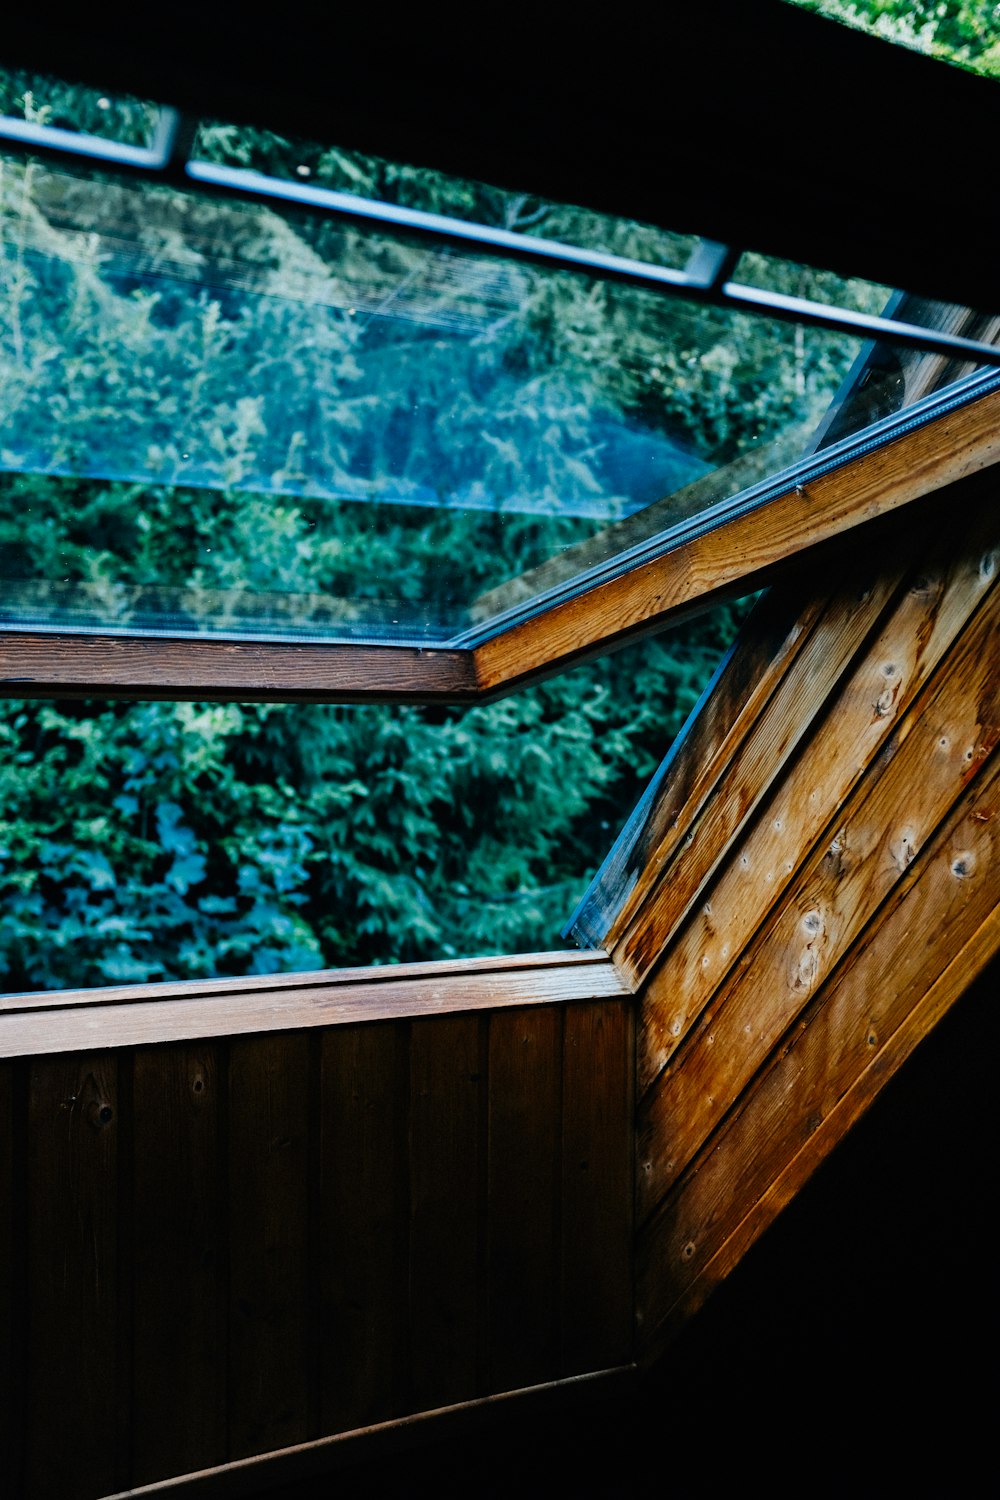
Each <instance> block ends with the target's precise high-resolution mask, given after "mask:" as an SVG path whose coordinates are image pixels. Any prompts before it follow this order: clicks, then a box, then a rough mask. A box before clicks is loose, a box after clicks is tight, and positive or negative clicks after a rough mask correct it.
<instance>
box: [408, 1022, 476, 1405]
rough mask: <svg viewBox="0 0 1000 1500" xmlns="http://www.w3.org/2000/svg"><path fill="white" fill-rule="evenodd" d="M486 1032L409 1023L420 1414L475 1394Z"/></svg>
mask: <svg viewBox="0 0 1000 1500" xmlns="http://www.w3.org/2000/svg"><path fill="white" fill-rule="evenodd" d="M483 1024H484V1023H483V1022H482V1021H481V1020H480V1018H479V1017H477V1016H455V1017H450V1016H449V1017H447V1018H441V1019H434V1020H420V1021H414V1023H413V1026H412V1030H411V1039H410V1047H411V1056H410V1063H411V1074H410V1100H411V1117H410V1183H411V1204H410V1297H411V1311H410V1321H411V1338H412V1347H411V1370H412V1377H413V1392H412V1394H413V1401H414V1404H415V1409H416V1410H422V1409H426V1408H429V1407H435V1406H445V1405H447V1404H448V1403H449V1402H452V1401H463V1400H467V1399H468V1398H469V1397H470V1396H473V1395H475V1394H477V1393H478V1386H479V1378H478V1377H479V1371H478V1343H479V1314H480V1306H479V1295H478V1293H479V1278H480V1265H479V1262H480V1254H481V1240H480V1197H481V1194H480V1173H481V1172H482V1170H483V1168H484V1163H483V1160H482V1142H481V1139H480V1136H481V1126H482V1124H483V1109H484V1099H485V1083H486V1080H485V1078H484V1076H483V1074H484V1061H483V1045H482V1029H483Z"/></svg>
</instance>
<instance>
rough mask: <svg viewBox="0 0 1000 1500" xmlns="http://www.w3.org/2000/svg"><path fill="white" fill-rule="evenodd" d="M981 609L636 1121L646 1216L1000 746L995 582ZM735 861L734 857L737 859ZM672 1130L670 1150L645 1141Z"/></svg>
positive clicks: (999, 592) (999, 595) (998, 591)
mask: <svg viewBox="0 0 1000 1500" xmlns="http://www.w3.org/2000/svg"><path fill="white" fill-rule="evenodd" d="M988 603H989V605H990V607H989V608H985V609H983V610H982V611H980V614H979V617H978V618H977V619H976V621H975V622H974V628H973V629H971V630H969V631H968V632H967V633H966V636H965V638H964V639H963V641H962V644H961V650H960V651H958V652H957V653H956V656H957V659H956V660H951V659H949V663H948V665H949V668H950V670H949V671H948V672H947V673H945V674H944V676H943V679H942V680H940V681H936V680H932V683H931V689H932V694H933V695H932V700H931V701H930V702H929V703H927V704H917V705H916V709H915V712H914V714H913V715H910V716H907V718H905V719H904V720H903V722H902V723H900V724H899V726H898V727H897V730H896V733H895V735H894V736H893V738H892V740H891V742H890V744H889V745H888V747H887V753H886V755H885V756H883V758H882V759H881V760H880V762H879V763H878V765H877V766H876V767H874V768H873V772H872V774H871V775H870V776H868V777H866V778H864V779H863V780H861V781H860V782H859V783H858V785H857V790H856V791H855V792H854V794H853V795H852V796H851V797H850V799H849V801H848V802H847V803H846V804H845V806H844V807H843V809H842V810H841V812H840V815H839V817H838V818H837V821H836V823H835V826H834V827H833V829H832V830H831V831H832V837H829V836H828V837H824V839H823V840H822V841H821V843H820V845H819V846H818V847H817V848H815V849H814V850H813V852H812V853H811V855H810V856H809V858H808V859H807V860H806V862H805V864H804V865H803V866H802V868H801V869H800V870H799V872H798V873H797V875H796V876H795V878H794V880H793V881H792V882H791V883H790V884H789V886H788V888H787V891H786V892H785V893H784V896H783V899H781V900H780V901H779V902H778V903H777V904H776V905H775V906H774V908H773V910H772V912H771V913H770V914H769V916H768V919H767V920H766V922H765V924H764V925H763V927H762V928H761V929H760V931H759V933H758V934H757V936H756V937H755V938H754V939H753V941H752V942H750V943H749V944H747V946H746V947H745V948H744V949H743V952H742V954H741V957H740V963H739V965H738V967H737V968H736V969H735V970H733V971H732V978H731V979H730V980H729V981H728V982H727V983H726V984H724V985H723V986H722V987H721V988H720V989H718V990H717V991H716V992H715V994H714V995H713V996H712V998H711V1001H710V1004H709V1006H708V1009H707V1010H706V1012H705V1014H704V1015H703V1016H702V1018H701V1019H700V1020H699V1021H698V1023H697V1025H696V1027H695V1028H694V1030H693V1031H692V1032H691V1034H690V1035H689V1036H688V1038H687V1041H686V1044H685V1045H684V1046H683V1048H682V1049H681V1050H680V1051H679V1053H678V1054H677V1061H676V1063H671V1064H668V1066H667V1068H666V1069H665V1071H664V1072H663V1074H662V1075H661V1076H660V1077H659V1078H658V1079H657V1081H656V1084H655V1086H654V1087H653V1088H652V1089H651V1090H650V1092H649V1093H648V1095H647V1097H646V1100H645V1101H644V1104H643V1108H642V1110H641V1111H640V1116H639V1143H638V1149H639V1155H640V1161H641V1163H642V1170H641V1172H640V1174H639V1183H640V1197H639V1213H640V1217H642V1215H643V1214H644V1213H646V1212H649V1211H650V1210H651V1208H652V1207H654V1206H655V1205H656V1204H657V1203H658V1202H659V1201H660V1199H661V1197H662V1196H663V1194H664V1193H665V1192H666V1191H667V1189H668V1188H669V1186H670V1184H671V1183H672V1181H674V1180H675V1179H676V1177H677V1176H678V1174H679V1173H680V1172H681V1171H682V1170H683V1169H684V1167H685V1165H686V1163H687V1161H688V1160H689V1159H690V1157H691V1156H692V1155H693V1154H694V1152H695V1151H696V1150H697V1149H698V1147H699V1146H700V1144H701V1142H702V1141H703V1140H704V1139H705V1138H706V1137H707V1135H708V1134H709V1132H710V1130H711V1129H712V1128H713V1126H714V1125H715V1123H716V1122H717V1121H718V1119H719V1116H720V1113H722V1112H723V1111H725V1110H726V1109H728V1108H729V1107H730V1105H731V1104H732V1103H734V1102H735V1100H736V1099H737V1098H738V1097H739V1095H740V1093H741V1091H742V1089H743V1088H744V1087H745V1086H746V1085H747V1083H748V1082H749V1081H750V1079H752V1077H753V1075H754V1073H755V1072H756V1070H757V1068H758V1067H759V1066H760V1065H761V1064H762V1063H763V1062H764V1060H765V1059H766V1057H767V1056H768V1054H769V1053H770V1051H771V1049H772V1048H773V1047H774V1046H775V1044H776V1043H777V1041H778V1040H779V1038H780V1036H781V1035H782V1034H783V1032H784V1031H785V1030H786V1028H787V1027H788V1025H789V1024H790V1023H791V1022H792V1021H793V1020H794V1019H795V1017H796V1016H797V1015H798V1013H799V1012H800V1010H801V1009H802V1007H803V1005H804V1004H805V1003H806V1002H807V1001H808V998H809V996H810V994H811V993H812V992H813V991H814V990H815V989H817V988H818V987H819V986H820V985H821V984H822V983H823V981H824V980H825V978H826V977H827V976H828V975H829V974H830V973H831V972H832V970H833V969H834V968H835V967H836V965H837V963H838V962H839V961H840V960H841V959H842V958H843V957H844V955H845V954H846V953H848V952H849V951H850V949H851V947H852V946H853V945H854V944H855V943H856V942H858V941H859V940H860V939H861V937H862V934H863V932H864V928H865V925H866V924H867V922H868V921H869V919H870V917H871V914H872V913H873V912H874V911H876V910H877V909H878V907H879V906H880V905H881V903H882V902H883V901H884V900H885V899H886V898H887V897H888V896H889V895H890V893H891V892H892V890H893V887H894V886H895V885H896V883H897V882H898V881H899V879H900V878H901V876H902V875H903V873H904V872H905V870H906V868H907V866H908V865H909V863H910V862H911V860H912V859H913V858H914V856H915V855H916V854H917V853H918V852H919V850H920V849H921V848H922V847H923V845H924V844H925V843H926V842H927V841H928V839H929V838H931V837H932V835H933V833H934V830H935V829H936V828H937V826H938V824H939V823H940V822H941V820H942V819H943V818H945V817H946V816H947V814H948V812H949V810H950V808H951V807H952V806H953V804H954V803H955V801H956V800H957V798H958V797H959V796H960V794H961V792H962V790H963V788H964V787H965V786H966V785H967V784H968V782H969V780H970V778H971V777H972V776H974V775H975V773H976V771H978V770H979V768H980V766H981V765H982V764H983V762H984V760H986V759H987V757H988V756H989V755H990V754H991V753H992V751H993V749H994V748H995V746H996V744H997V741H998V738H1000V673H998V672H997V670H996V663H995V662H994V660H993V659H992V655H991V652H990V650H989V647H990V644H991V643H992V642H993V641H994V640H996V639H998V638H1000V637H998V630H1000V588H994V589H993V590H992V591H991V594H990V598H989V601H988ZM935 688H936V692H934V691H933V690H934V689H935ZM834 722H835V723H836V720H835V721H834ZM845 748H847V749H848V751H850V750H851V749H853V746H851V745H850V744H848V745H847V746H846V747H845V746H844V745H841V746H840V749H841V750H842V751H843V750H844V749H845ZM807 831H808V832H812V830H807ZM743 860H744V855H743V854H739V855H738V856H737V865H738V866H740V867H742V865H743ZM757 868H758V869H759V868H760V867H757ZM765 868H766V867H765ZM659 993H660V992H659V991H657V995H659ZM685 1022H686V1024H689V1021H688V1018H685ZM671 1024H672V1025H673V1024H675V1023H671ZM667 1136H669V1138H670V1140H671V1150H670V1152H669V1155H664V1154H663V1153H662V1152H661V1151H660V1150H658V1149H654V1150H648V1149H646V1148H647V1146H648V1145H650V1144H652V1142H654V1141H656V1142H659V1141H661V1140H663V1139H664V1138H665V1137H667Z"/></svg>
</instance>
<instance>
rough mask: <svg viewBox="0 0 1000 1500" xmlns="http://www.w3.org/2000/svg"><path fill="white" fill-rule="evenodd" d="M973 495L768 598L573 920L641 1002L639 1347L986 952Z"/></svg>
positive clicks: (782, 1197) (987, 482) (986, 826)
mask: <svg viewBox="0 0 1000 1500" xmlns="http://www.w3.org/2000/svg"><path fill="white" fill-rule="evenodd" d="M996 488H997V480H996V478H995V477H994V476H993V475H992V474H990V473H987V474H985V475H983V476H981V477H979V478H977V479H975V480H972V481H967V482H965V483H964V484H962V485H958V486H955V487H953V488H952V489H951V490H949V491H948V492H946V493H945V494H944V495H943V496H942V497H940V498H938V499H936V500H935V501H934V503H933V504H932V505H929V506H925V507H923V508H922V509H916V510H914V512H913V513H912V514H911V515H910V516H909V517H908V518H907V524H906V526H905V527H899V526H897V527H895V528H893V529H892V530H889V531H884V532H881V533H879V532H875V533H872V534H870V536H869V546H868V547H867V548H866V549H864V550H863V551H862V550H860V549H859V550H857V551H854V552H852V553H849V554H844V555H843V556H842V557H841V558H840V560H839V565H838V566H837V567H836V568H835V569H834V568H831V569H830V570H829V572H828V573H827V574H826V575H825V576H824V577H820V576H817V575H815V574H812V575H810V574H808V573H807V574H806V575H805V576H804V577H802V578H801V579H800V580H799V581H798V583H797V585H796V586H795V587H794V588H786V589H784V590H782V591H781V592H780V593H777V592H776V593H775V594H774V595H773V596H772V597H771V598H770V599H769V600H768V601H767V603H766V604H765V606H764V607H763V608H762V609H761V610H760V612H759V613H758V615H757V617H756V619H755V620H754V621H753V622H752V624H751V628H750V629H749V630H748V632H747V633H746V635H745V636H744V638H743V639H742V641H741V642H740V643H739V644H738V646H737V648H736V650H735V652H734V654H733V656H732V657H731V659H730V661H729V662H728V663H727V665H726V667H725V668H724V670H723V672H722V674H721V676H720V678H719V681H718V682H717V683H716V686H715V689H714V691H713V693H712V695H711V697H710V699H709V700H708V702H707V703H706V705H705V708H704V710H703V712H702V714H701V715H700V718H699V719H698V720H696V721H695V723H694V724H693V725H692V726H691V730H690V732H689V735H688V738H687V740H686V742H685V743H683V744H681V745H680V746H679V747H678V748H677V750H676V751H675V753H674V754H673V756H672V757H671V759H670V760H669V762H668V763H667V764H666V765H665V767H664V769H663V773H662V775H661V776H660V777H659V778H658V780H657V782H656V783H655V785H654V788H653V790H652V791H651V793H650V795H649V796H648V797H647V798H646V799H645V801H644V804H643V805H642V807H641V808H640V809H639V810H638V813H637V816H636V818H635V819H633V822H632V824H631V825H630V828H629V829H628V830H627V831H626V834H625V836H623V839H622V840H621V841H620V843H619V846H618V848H617V850H616V851H615V855H614V857H613V859H612V860H610V861H609V863H608V865H607V866H606V869H605V872H604V876H603V885H602V882H601V881H598V883H597V885H596V887H595V889H594V890H593V891H592V893H591V896H590V898H589V902H588V905H587V906H586V907H585V908H584V910H583V911H582V912H581V914H580V915H579V918H578V930H579V931H581V932H584V933H586V932H587V931H588V930H589V931H593V930H595V928H596V929H597V930H598V931H601V932H602V933H603V941H604V946H605V947H607V948H608V949H609V951H610V952H611V954H612V957H613V959H614V960H615V962H616V963H617V964H618V965H619V966H620V968H621V969H622V971H623V972H624V974H625V975H626V976H627V977H628V978H629V979H630V980H631V982H632V983H633V984H634V985H635V986H636V987H637V988H638V990H639V994H640V1009H639V1013H638V1020H637V1042H636V1047H637V1085H636V1087H637V1158H636V1224H637V1241H636V1256H637V1260H636V1297H637V1315H638V1319H639V1333H638V1346H639V1352H640V1355H641V1356H642V1357H645V1358H651V1357H653V1356H655V1354H656V1353H657V1352H658V1350H659V1349H660V1348H662V1347H663V1344H664V1343H665V1342H666V1341H667V1340H668V1339H669V1338H670V1337H671V1336H672V1335H673V1334H674V1333H675V1332H676V1331H677V1330H678V1329H679V1328H680V1327H681V1326H682V1325H683V1324H684V1322H685V1321H686V1320H687V1319H688V1318H690V1317H691V1316H692V1314H693V1313H694V1312H695V1311H696V1310H697V1309H698V1307H699V1306H700V1305H701V1303H702V1302H703V1301H704V1299H705V1297H706V1296H707V1295H708V1294H709V1292H710V1291H711V1290H712V1288H713V1287H714V1286H715V1285H717V1283H718V1282H719V1281H720V1280H721V1279H722V1278H723V1277H724V1276H726V1275H727V1274H728V1272H729V1271H730V1270H731V1269H732V1267H733V1266H734V1265H735V1264H736V1263H737V1262H738V1261H739V1259H740V1257H741V1256H742V1255H743V1253H744V1252H745V1250H746V1249H747V1248H748V1247H749V1245H750V1244H751V1243H752V1242H753V1241H754V1239H755V1238H756V1237H757V1236H758V1235H759V1234H760V1233H761V1232H762V1230H763V1229H764V1228H765V1227H766V1226H767V1224H769V1223H770V1222H771V1220H772V1219H773V1218H774V1217H775V1216H776V1214H777V1213H778V1212H779V1211H780V1210H781V1208H782V1207H783V1205H784V1204H785V1203H787V1202H788V1201H789V1199H790V1198H791V1197H793V1196H794V1194H795V1193H796V1192H797V1190H798V1188H799V1187H800V1186H801V1185H802V1184H803V1183H804V1182H805V1181H806V1180H807V1178H808V1177H809V1175H810V1174H811V1172H812V1171H813V1170H814V1169H815V1167H816V1166H817V1165H818V1164H819V1162H820V1161H821V1160H822V1159H823V1157H824V1156H825V1155H826V1154H827V1153H828V1152H829V1151H830V1150H831V1149H832V1147H833V1146H834V1145H835V1144H836V1142H837V1141H839V1140H840V1139H841V1138H842V1137H843V1135H844V1134H845V1133H846V1131H847V1130H848V1129H849V1128H850V1126H851V1125H852V1123H853V1122H854V1121H855V1120H856V1119H857V1118H858V1117H859V1115H860V1114H861V1113H862V1112H863V1111H864V1109H865V1108H866V1107H867V1105H868V1104H869V1103H870V1102H871V1101H872V1099H874V1097H875V1096H876V1095H877V1093H878V1091H879V1089H880V1088H881V1087H882V1085H883V1084H884V1083H885V1082H886V1080H887V1079H888V1078H889V1077H891V1076H892V1074H893V1072H894V1071H895V1070H896V1069H897V1068H898V1067H900V1066H901V1064H902V1063H903V1062H904V1061H905V1059H906V1058H907V1057H908V1056H909V1055H910V1053H911V1052H912V1050H913V1049H914V1047H916V1046H917V1044H918V1043H919V1041H920V1040H921V1038H922V1037H923V1036H925V1035H926V1034H927V1033H928V1032H929V1031H930V1030H931V1029H932V1028H933V1027H934V1026H935V1024H936V1023H937V1021H938V1019H939V1018H940V1017H941V1016H942V1015H943V1014H944V1013H945V1011H946V1010H947V1009H948V1007H949V1006H950V1005H951V1004H952V1003H954V1001H955V1000H957V999H958V998H959V997H960V996H961V994H962V993H963V991H964V990H965V989H966V987H967V986H968V985H969V984H970V983H971V982H972V980H973V979H974V978H975V976H976V974H977V973H978V972H979V971H980V970H981V969H982V967H983V966H984V965H985V964H986V963H987V962H988V961H989V959H990V957H991V955H992V954H993V953H994V952H995V951H996V950H997V948H998V946H1000V755H998V750H997V747H998V742H1000V527H998V523H997V519H996V516H997V511H996ZM823 585H825V587H824V586H823ZM616 900H617V902H618V907H617V910H616V911H614V912H613V915H612V917H611V919H610V931H609V930H608V922H607V920H606V919H605V917H604V913H605V912H606V911H607V910H608V909H611V908H613V906H614V903H615V901H616Z"/></svg>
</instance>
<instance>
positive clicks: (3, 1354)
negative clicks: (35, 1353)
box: [0, 1062, 24, 1491]
mask: <svg viewBox="0 0 1000 1500" xmlns="http://www.w3.org/2000/svg"><path fill="white" fill-rule="evenodd" d="M14 1067H15V1064H14V1063H9V1062H8V1063H0V1454H3V1455H4V1456H5V1458H4V1467H5V1468H6V1470H7V1473H8V1476H9V1478H8V1483H11V1484H13V1486H14V1488H15V1491H16V1490H17V1489H19V1488H20V1487H21V1451H22V1445H21V1435H22V1434H21V1413H20V1409H19V1408H20V1400H19V1392H20V1388H21V1386H22V1383H23V1370H24V1363H23V1362H24V1351H23V1348H22V1347H21V1342H22V1341H21V1339H20V1337H19V1334H20V1328H19V1319H18V1303H19V1300H20V1299H19V1298H18V1295H17V1290H16V1289H17V1285H18V1276H19V1274H20V1265H19V1252H18V1244H17V1236H18V1233H19V1232H22V1233H23V1227H24V1221H23V1218H22V1216H21V1212H20V1209H21V1206H20V1204H19V1203H18V1201H17V1188H16V1182H15V1170H14V1131H15V1109H14Z"/></svg>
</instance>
